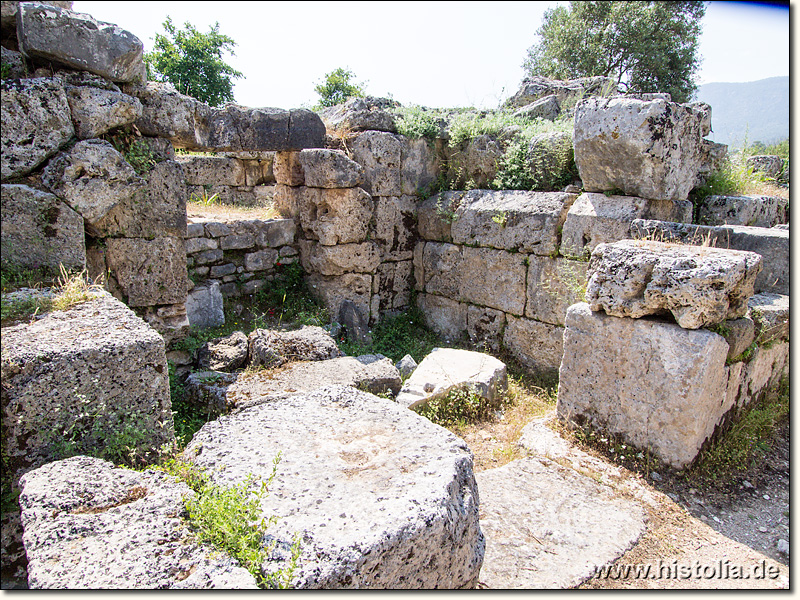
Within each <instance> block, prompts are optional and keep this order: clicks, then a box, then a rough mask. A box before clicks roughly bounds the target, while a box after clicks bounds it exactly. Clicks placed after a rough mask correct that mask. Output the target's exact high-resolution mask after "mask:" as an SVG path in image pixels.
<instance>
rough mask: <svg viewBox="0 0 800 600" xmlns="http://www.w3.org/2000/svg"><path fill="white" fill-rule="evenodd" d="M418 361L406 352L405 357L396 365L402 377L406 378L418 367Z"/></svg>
mask: <svg viewBox="0 0 800 600" xmlns="http://www.w3.org/2000/svg"><path fill="white" fill-rule="evenodd" d="M417 366H418V365H417V361H415V360H414V358H413V357H412V356H411V355H410V354H406V355H405V356H404V357H403V358H401V359H400V360H399V361H397V364H396V365H395V367H397V370H398V371H399V372H400V377H402V378H403V379H406V378H407V377H408V376H409V375H411V374H412V373H413V372H414V369H416V368H417Z"/></svg>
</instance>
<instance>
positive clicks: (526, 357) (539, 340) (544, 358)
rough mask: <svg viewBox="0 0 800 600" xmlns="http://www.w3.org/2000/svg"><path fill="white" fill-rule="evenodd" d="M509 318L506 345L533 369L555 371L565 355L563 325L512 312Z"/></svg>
mask: <svg viewBox="0 0 800 600" xmlns="http://www.w3.org/2000/svg"><path fill="white" fill-rule="evenodd" d="M506 319H507V321H506V328H505V331H504V332H503V346H504V347H505V348H506V349H507V350H508V351H509V352H510V353H511V354H512V356H514V357H515V358H516V359H517V360H518V361H519V362H521V363H522V364H523V365H525V366H526V367H527V368H528V369H530V370H531V371H533V372H535V373H539V374H543V375H553V374H555V373H556V372H557V371H558V368H559V365H560V364H561V357H562V355H563V349H564V340H563V338H564V328H563V327H559V326H558V325H551V324H549V323H542V322H540V321H534V320H532V319H519V318H516V317H513V316H511V315H507V316H506Z"/></svg>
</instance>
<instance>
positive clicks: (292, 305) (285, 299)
mask: <svg viewBox="0 0 800 600" xmlns="http://www.w3.org/2000/svg"><path fill="white" fill-rule="evenodd" d="M275 270H276V271H277V275H276V276H275V279H273V280H272V281H271V282H270V284H269V285H267V286H265V287H263V288H261V289H260V290H259V291H258V292H256V294H255V296H254V304H255V307H256V309H257V310H259V311H261V314H260V316H257V318H256V319H255V322H254V324H255V326H256V327H257V328H259V327H260V328H264V327H268V326H270V325H277V326H278V327H280V326H283V325H289V324H292V325H297V326H299V325H316V326H320V327H321V326H322V325H325V324H326V323H328V322H329V321H330V318H329V316H328V312H327V310H325V308H324V307H323V306H321V305H320V303H319V302H318V301H317V300H316V298H314V296H313V295H312V294H311V290H310V289H309V288H308V285H307V284H306V280H305V271H303V267H302V266H301V265H300V263H299V262H292V263H288V264H283V263H281V262H278V263H276V264H275ZM276 321H277V323H276Z"/></svg>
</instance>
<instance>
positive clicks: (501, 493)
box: [475, 457, 645, 589]
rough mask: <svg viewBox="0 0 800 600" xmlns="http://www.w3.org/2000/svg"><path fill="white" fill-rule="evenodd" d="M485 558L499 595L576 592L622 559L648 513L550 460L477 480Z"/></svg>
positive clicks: (486, 573) (488, 579)
mask: <svg viewBox="0 0 800 600" xmlns="http://www.w3.org/2000/svg"><path fill="white" fill-rule="evenodd" d="M475 478H476V479H477V481H478V489H479V490H480V493H481V529H482V530H483V532H484V535H485V536H486V555H485V557H484V561H483V567H482V569H481V583H483V584H485V585H486V586H488V587H490V588H495V589H564V588H571V587H574V586H576V585H578V584H580V583H581V582H583V581H585V580H586V579H588V578H590V577H591V576H593V575H594V573H595V569H596V568H597V567H602V566H604V565H607V564H609V563H610V562H612V561H614V560H615V559H617V558H618V557H619V556H621V555H622V554H623V553H624V552H625V551H626V550H628V549H629V548H630V547H631V546H633V544H635V543H636V542H637V541H638V539H639V538H640V537H641V535H642V533H644V530H645V513H644V511H643V510H642V507H641V506H640V505H639V504H638V503H636V502H634V501H632V500H628V499H626V498H623V497H621V496H619V495H618V494H616V493H614V491H613V490H612V489H611V488H610V487H608V486H605V485H602V484H599V483H597V482H595V481H594V480H592V479H590V478H589V477H587V476H585V475H581V474H579V473H577V472H575V471H573V470H572V469H569V468H565V467H562V466H561V465H559V464H558V463H556V462H553V461H552V460H549V459H547V458H544V457H536V458H524V459H520V460H515V461H512V462H510V463H508V464H507V465H505V466H502V467H499V468H497V469H490V470H488V471H482V472H480V473H477V474H476V476H475Z"/></svg>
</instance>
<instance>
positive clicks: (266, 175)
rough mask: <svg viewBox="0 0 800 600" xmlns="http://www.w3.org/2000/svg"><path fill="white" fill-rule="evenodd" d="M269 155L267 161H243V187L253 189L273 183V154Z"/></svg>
mask: <svg viewBox="0 0 800 600" xmlns="http://www.w3.org/2000/svg"><path fill="white" fill-rule="evenodd" d="M271 154H272V156H270V158H269V159H258V160H243V163H244V183H245V185H248V186H251V187H254V186H257V185H270V184H273V183H275V176H274V174H273V172H272V163H273V159H274V153H271Z"/></svg>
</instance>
